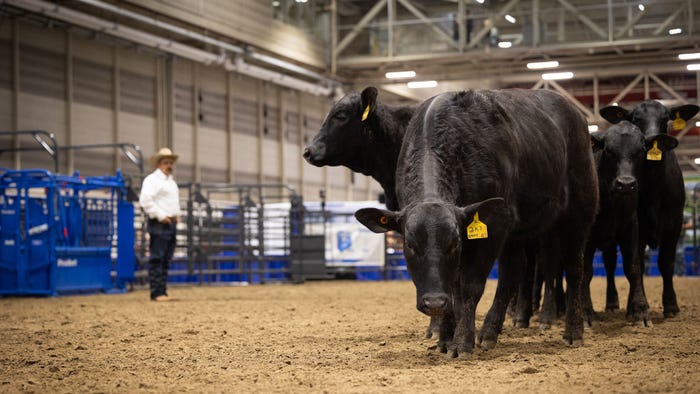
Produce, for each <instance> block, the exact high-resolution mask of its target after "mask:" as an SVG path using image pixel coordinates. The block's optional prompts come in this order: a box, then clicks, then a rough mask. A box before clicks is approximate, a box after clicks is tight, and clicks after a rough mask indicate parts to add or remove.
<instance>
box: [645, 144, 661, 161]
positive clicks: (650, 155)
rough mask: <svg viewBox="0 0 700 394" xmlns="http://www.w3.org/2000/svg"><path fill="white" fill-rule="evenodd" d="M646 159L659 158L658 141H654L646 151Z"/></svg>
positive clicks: (655, 159)
mask: <svg viewBox="0 0 700 394" xmlns="http://www.w3.org/2000/svg"><path fill="white" fill-rule="evenodd" d="M647 160H653V161H659V160H661V149H659V142H658V141H654V146H653V147H652V148H651V149H649V151H648V152H647Z"/></svg>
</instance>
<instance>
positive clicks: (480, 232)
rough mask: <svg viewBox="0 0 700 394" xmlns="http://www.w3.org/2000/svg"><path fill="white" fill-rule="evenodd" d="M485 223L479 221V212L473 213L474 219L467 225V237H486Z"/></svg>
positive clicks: (487, 234) (487, 233) (487, 235)
mask: <svg viewBox="0 0 700 394" xmlns="http://www.w3.org/2000/svg"><path fill="white" fill-rule="evenodd" d="M488 237H489V232H488V230H487V228H486V223H482V222H480V221H479V212H476V213H474V220H473V221H472V222H471V223H470V224H469V226H467V239H481V238H488Z"/></svg>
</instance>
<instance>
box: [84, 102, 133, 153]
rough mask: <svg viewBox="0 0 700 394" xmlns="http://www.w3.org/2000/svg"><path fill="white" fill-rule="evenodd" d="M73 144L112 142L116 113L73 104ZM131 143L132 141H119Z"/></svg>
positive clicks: (105, 109)
mask: <svg viewBox="0 0 700 394" xmlns="http://www.w3.org/2000/svg"><path fill="white" fill-rule="evenodd" d="M72 111H73V120H72V125H73V143H74V144H106V143H111V142H114V141H112V132H113V131H114V130H113V121H112V119H113V118H114V112H113V111H112V110H110V109H107V108H100V107H93V106H91V105H85V104H80V103H73V107H72ZM119 142H131V141H119Z"/></svg>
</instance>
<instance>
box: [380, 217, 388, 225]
mask: <svg viewBox="0 0 700 394" xmlns="http://www.w3.org/2000/svg"><path fill="white" fill-rule="evenodd" d="M379 223H381V224H387V223H389V219H387V218H386V216H382V217H380V218H379Z"/></svg>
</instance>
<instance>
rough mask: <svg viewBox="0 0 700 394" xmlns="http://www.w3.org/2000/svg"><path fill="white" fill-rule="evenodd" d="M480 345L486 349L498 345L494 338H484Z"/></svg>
mask: <svg viewBox="0 0 700 394" xmlns="http://www.w3.org/2000/svg"><path fill="white" fill-rule="evenodd" d="M479 347H480V348H482V349H484V350H489V349H493V348H495V347H496V340H494V339H482V340H481V343H480V344H479Z"/></svg>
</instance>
